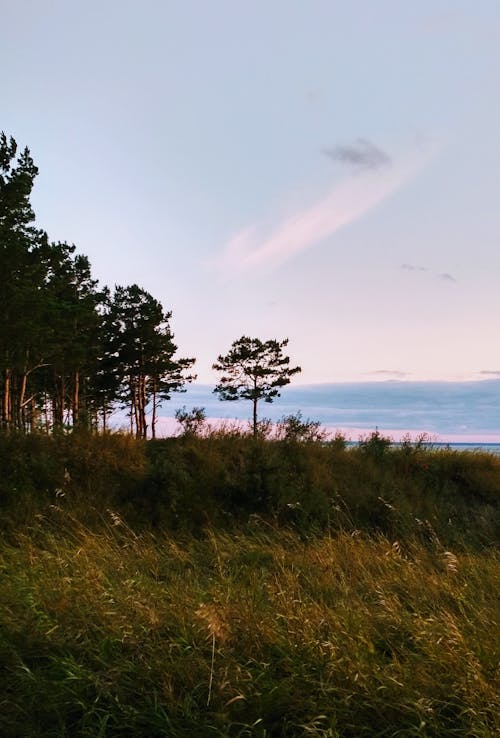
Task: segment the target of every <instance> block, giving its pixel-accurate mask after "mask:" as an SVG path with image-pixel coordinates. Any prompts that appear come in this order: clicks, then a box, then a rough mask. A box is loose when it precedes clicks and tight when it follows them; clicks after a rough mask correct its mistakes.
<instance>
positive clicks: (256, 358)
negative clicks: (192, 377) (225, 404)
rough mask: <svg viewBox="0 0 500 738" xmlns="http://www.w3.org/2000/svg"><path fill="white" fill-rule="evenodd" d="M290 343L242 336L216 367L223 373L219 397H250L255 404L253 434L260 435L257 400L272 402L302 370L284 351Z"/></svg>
mask: <svg viewBox="0 0 500 738" xmlns="http://www.w3.org/2000/svg"><path fill="white" fill-rule="evenodd" d="M287 344H288V338H286V339H285V340H284V341H276V340H270V341H265V342H263V341H260V340H259V339H258V338H248V336H242V337H241V338H239V339H238V340H237V341H234V343H233V344H232V346H231V348H230V350H229V352H228V353H227V354H226V355H225V356H222V355H221V356H219V357H218V359H217V362H216V363H215V364H214V365H213V367H212V368H213V369H215V370H216V371H217V372H222V376H221V377H220V379H219V383H218V384H217V386H216V387H215V389H214V392H215V393H216V394H218V395H219V399H220V400H251V401H252V405H253V433H254V435H256V434H257V403H258V402H259V400H264V402H272V401H273V400H274V398H275V397H279V395H280V393H279V390H280V388H281V387H284V386H285V385H287V384H289V383H290V380H291V377H292V376H293V375H294V374H298V373H299V372H300V371H301V368H300V366H296V367H290V358H289V357H288V356H285V355H284V354H283V348H284V347H285V346H286V345H287Z"/></svg>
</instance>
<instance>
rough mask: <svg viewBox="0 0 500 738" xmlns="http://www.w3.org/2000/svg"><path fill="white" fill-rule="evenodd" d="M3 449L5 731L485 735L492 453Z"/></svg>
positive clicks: (495, 647)
mask: <svg viewBox="0 0 500 738" xmlns="http://www.w3.org/2000/svg"><path fill="white" fill-rule="evenodd" d="M2 444H3V445H2V446H1V448H0V451H1V452H2V453H3V454H4V461H5V463H4V476H3V481H2V484H3V487H1V488H0V490H1V492H2V502H3V504H2V525H3V535H2V542H1V546H0V573H1V579H0V662H1V663H2V664H3V667H2V670H1V677H0V702H1V708H0V735H2V736H6V737H10V736H12V737H14V736H33V737H35V736H53V737H54V738H55V737H57V736H68V737H69V736H88V737H89V738H90V736H110V737H111V736H113V737H115V736H116V737H118V736H144V737H145V738H146V737H154V736H199V737H200V738H201V736H210V735H213V736H227V737H229V736H231V737H233V736H234V737H236V736H255V737H259V738H264V737H269V736H318V737H319V736H322V737H325V738H326V737H327V736H329V737H335V736H338V737H339V738H340V736H342V737H343V736H346V737H349V738H355V737H356V736H429V737H430V736H435V737H436V738H438V736H471V737H472V736H475V737H477V738H480V737H481V738H482V737H484V738H486V737H489V736H495V735H498V731H499V730H500V722H499V720H498V715H499V714H500V700H499V696H498V695H499V686H500V684H499V679H498V676H499V674H498V664H499V660H500V659H499V656H500V648H499V643H500V639H499V638H498V637H497V636H498V635H499V626H498V623H499V605H498V592H499V591H500V561H499V554H498V548H497V546H496V545H495V544H496V541H497V539H496V538H495V536H496V530H497V528H496V527H495V526H496V525H497V524H498V517H497V516H496V513H497V512H498V507H497V506H498V497H499V495H498V492H499V491H500V486H499V484H498V481H499V479H500V460H496V459H493V458H491V457H482V456H478V455H472V454H471V455H465V456H463V455H460V454H458V455H457V454H449V456H448V457H446V458H445V457H444V456H443V454H444V453H445V452H439V454H438V456H436V457H433V456H432V453H433V452H429V451H426V450H425V449H420V448H419V449H417V450H415V449H413V451H412V452H411V453H410V452H407V453H406V456H404V455H402V454H400V453H399V451H398V452H397V453H396V452H392V451H390V450H388V449H380V448H377V449H373V448H372V449H371V452H370V451H369V452H368V454H367V453H366V450H365V452H359V453H358V452H356V453H354V454H353V452H352V451H345V450H342V449H339V448H338V447H337V448H328V447H326V446H324V445H318V444H316V445H313V446H310V447H309V446H308V445H307V444H302V445H296V446H293V447H290V446H289V447H287V448H278V446H274V447H273V446H272V445H271V446H270V445H269V444H268V445H266V443H263V444H262V446H261V447H259V448H260V450H259V451H258V453H259V454H261V456H260V457H259V463H261V464H264V466H265V465H267V467H269V466H270V467H271V471H270V472H269V474H270V475H271V476H270V479H274V483H275V489H276V490H278V491H279V494H278V491H277V492H276V495H275V496H274V497H272V495H271V494H270V492H269V489H267V487H266V485H264V484H263V480H262V478H260V479H254V480H253V482H254V484H255V489H256V494H257V493H258V494H260V498H255V499H253V500H252V499H251V498H250V496H249V487H248V478H252V477H251V474H254V473H255V466H252V464H254V462H255V454H256V453H257V451H256V447H255V446H254V447H253V449H252V448H250V447H251V446H252V444H251V442H250V441H249V439H241V438H237V439H236V440H235V439H228V438H222V439H221V438H218V439H216V438H212V439H188V440H186V439H177V442H176V443H170V444H166V443H163V442H159V443H158V444H157V445H152V446H151V445H150V446H147V445H144V444H136V443H135V442H133V441H131V440H130V439H126V438H119V437H117V438H114V437H108V438H101V439H91V438H86V439H79V440H78V439H73V440H68V438H64V439H59V440H53V439H35V438H31V439H22V438H17V439H3V441H2ZM35 451H36V453H35ZM124 451H126V453H124ZM7 453H8V457H7ZM363 453H364V455H363ZM393 453H396V455H394V456H391V455H390V454H393ZM196 454H198V456H197V455H196ZM245 454H247V456H245ZM219 457H223V458H224V463H223V464H222V466H221V468H220V469H219V463H220V458H219ZM438 457H439V458H438ZM183 459H184V461H183ZM186 459H187V461H186ZM160 462H161V463H160ZM289 464H293V465H295V467H296V469H297V471H296V473H295V475H293V476H290V475H289V466H287V465H289ZM248 465H250V466H249V468H248ZM323 465H326V466H327V469H328V470H329V471H328V474H327V471H326V470H325V469H324V468H323ZM174 467H175V473H174ZM198 467H200V468H198ZM267 467H265V468H267ZM276 467H278V468H276ZM424 467H428V468H424ZM222 468H225V470H226V472H225V477H220V474H222V472H221V469H222ZM188 469H189V470H190V475H189V474H188V473H187V471H188ZM235 470H236V471H235ZM405 470H406V471H405ZM202 471H204V474H205V478H206V489H205V498H203V489H200V488H199V485H200V484H201V480H202V479H203V474H202ZM16 474H17V477H16V476H15V475H16ZM249 475H250V477H249ZM15 478H17V479H18V483H17V484H18V486H17V487H16V488H14V481H13V480H14V479H15ZM223 478H224V479H225V484H226V486H225V487H224V488H223V489H222V487H223V485H222V482H221V479H223ZM238 478H239V479H241V480H243V479H246V482H245V485H244V489H243V488H242V490H241V506H240V507H241V509H238V506H237V504H236V501H235V497H234V495H235V494H236V493H235V490H234V489H233V486H232V485H233V483H235V480H236V479H238ZM182 479H184V490H183V489H182V488H181V486H180V484H181V483H180V481H179V480H182ZM286 479H289V481H290V484H289V487H288V488H287V486H286ZM370 479H371V486H370ZM398 479H399V480H400V484H399V487H398V489H396V488H395V483H396V480H398ZM162 480H164V482H163V483H164V487H163V488H162V486H161V483H162ZM217 480H219V481H217ZM332 480H333V481H332ZM422 480H424V481H422ZM471 480H475V481H474V484H475V485H476V488H477V491H476V493H475V494H474V490H473V489H472V484H473V482H472V481H471ZM268 482H269V484H270V481H269V480H268ZM361 482H363V484H361ZM266 484H267V483H266ZM197 485H198V486H197ZM308 485H309V487H308ZM321 485H323V486H321ZM356 485H357V486H356ZM287 489H288V490H289V491H290V489H291V490H292V492H293V494H291V493H290V494H288V495H287V494H286V492H287ZM217 490H219V494H220V498H217V497H216V491H217ZM228 490H232V493H233V496H231V495H230V494H229V491H228ZM266 490H267V491H266ZM300 490H302V491H301V492H300ZM332 490H334V492H332ZM416 490H417V491H418V496H417V497H415V495H416V494H417V492H416ZM153 491H154V493H155V496H156V497H155V500H154V501H153V502H154V504H153V502H152V501H151V499H150V497H151V495H152V494H153ZM183 491H184V495H185V499H186V505H187V508H188V512H187V513H186V516H185V519H184V517H183V516H181V515H180V513H179V506H180V505H181V503H182V494H183ZM174 492H175V494H174ZM299 493H301V494H302V497H299V498H298V496H299ZM313 494H314V495H315V497H314V498H313V499H314V500H315V504H317V505H318V506H320V507H321V504H323V503H322V500H323V497H325V499H328V498H329V499H330V502H329V508H328V509H329V516H327V518H326V519H325V516H324V514H323V512H321V511H320V513H318V515H317V517H316V518H314V515H313V514H312V513H310V512H309V508H308V505H307V499H308V498H310V497H311V496H312V495H313ZM363 494H364V495H365V496H366V499H364V498H363ZM245 495H246V496H245ZM398 495H399V497H398ZM440 495H441V498H440ZM495 495H496V497H495ZM148 496H149V497H148ZM297 498H298V499H297ZM379 498H382V501H381V500H380V499H379ZM141 500H142V504H140V503H141ZM145 500H146V502H145ZM203 500H205V502H203ZM363 500H364V502H363ZM374 500H378V503H377V504H378V505H379V506H380V509H379V508H378V507H377V506H376V505H375V502H374ZM222 501H224V504H225V508H224V506H223V505H222ZM365 503H366V504H365ZM325 504H326V503H325ZM370 505H373V506H375V509H374V514H373V520H372V521H370V518H369V515H368V513H367V509H368V510H369V506H370ZM412 505H413V508H414V509H413V508H412ZM200 506H202V507H204V508H205V509H206V510H207V515H206V517H205V518H204V517H203V515H202V514H201V511H200V509H199V508H200ZM217 506H219V508H220V509H218V510H217V514H214V515H213V516H212V517H213V520H211V519H210V517H211V516H210V515H209V512H210V511H211V510H212V509H214V510H216V509H217ZM223 508H224V509H223ZM335 508H339V509H338V510H336V509H335ZM424 508H425V509H424ZM151 510H153V511H154V513H155V516H156V522H155V523H154V524H147V514H148V511H151ZM451 510H454V514H455V517H456V519H457V520H456V524H455V522H454V520H452V519H451V518H450V517H449V515H450V511H451ZM464 511H465V512H464ZM467 511H468V514H467ZM223 512H224V515H225V519H226V521H227V522H226V524H224V525H223V524H222V522H221V520H222V519H224V515H223V514H222V513H223ZM422 512H426V513H427V514H428V515H427V517H420V515H422ZM188 513H189V514H188ZM335 513H337V517H335ZM417 513H418V514H417ZM464 514H465V516H466V517H465V519H462V517H463V515H464ZM287 515H288V517H287ZM446 516H448V520H446ZM459 516H460V520H459V519H458V518H459ZM191 517H193V518H194V520H195V521H197V522H196V525H193V523H192V521H191ZM410 519H411V520H412V521H413V524H412V525H411V524H410V522H411V521H410ZM168 521H170V524H168ZM459 523H460V524H459ZM446 526H448V528H451V529H452V530H450V531H448V534H447V528H446ZM467 530H469V533H470V535H469V536H467ZM446 536H447V537H446ZM452 544H453V545H452Z"/></svg>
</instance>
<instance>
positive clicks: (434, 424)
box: [162, 379, 500, 453]
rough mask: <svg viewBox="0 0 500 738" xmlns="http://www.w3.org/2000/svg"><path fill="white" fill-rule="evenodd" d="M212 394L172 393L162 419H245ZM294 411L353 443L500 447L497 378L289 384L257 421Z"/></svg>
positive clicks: (243, 410)
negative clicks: (380, 437)
mask: <svg viewBox="0 0 500 738" xmlns="http://www.w3.org/2000/svg"><path fill="white" fill-rule="evenodd" d="M212 389H213V387H211V386H208V385H193V386H191V387H189V388H188V391H187V392H186V393H175V394H174V395H173V396H172V399H171V401H170V402H168V403H165V406H164V408H163V411H162V414H164V415H165V416H170V417H172V416H173V415H174V412H175V409H176V408H178V407H182V406H183V405H185V406H186V407H187V408H192V407H194V406H201V407H204V408H205V411H206V414H207V417H210V418H227V419H234V418H236V419H239V420H245V419H248V417H249V414H250V407H249V403H248V402H220V401H219V400H218V398H217V396H215V395H214V394H213V392H212ZM297 411H300V412H302V415H303V417H304V419H307V418H310V419H311V420H318V421H320V422H321V423H322V424H323V425H325V426H328V428H333V429H335V428H340V429H342V431H343V432H347V435H348V436H350V437H351V438H353V439H357V438H358V437H359V435H360V434H362V433H367V432H370V431H372V430H374V429H375V427H378V428H379V429H380V431H381V432H384V431H385V432H390V431H392V432H393V433H394V437H398V434H399V436H400V435H401V434H402V433H403V432H405V431H409V432H410V433H411V435H412V436H413V437H414V436H415V435H418V434H419V433H422V432H426V433H428V434H429V435H430V436H431V437H432V438H435V439H436V440H452V441H453V442H454V444H455V443H456V442H459V441H460V442H463V445H462V444H460V445H459V446H457V447H459V448H463V449H470V448H473V449H474V448H478V447H479V446H480V444H479V443H476V441H481V442H483V443H485V442H486V443H487V446H488V449H489V450H491V451H493V452H494V453H498V446H499V445H500V379H488V380H482V381H478V382H365V383H338V384H318V385H309V386H294V385H290V386H288V387H285V388H284V389H283V393H282V396H281V397H279V398H277V399H276V400H275V401H274V402H273V403H272V404H266V403H261V404H260V407H259V414H260V416H261V417H267V418H269V419H270V420H272V421H276V420H279V419H280V418H282V417H283V416H284V415H290V414H293V413H296V412H297ZM350 431H352V432H350ZM454 447H455V445H454Z"/></svg>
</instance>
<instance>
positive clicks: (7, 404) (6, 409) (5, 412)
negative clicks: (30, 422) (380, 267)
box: [2, 369, 12, 430]
mask: <svg viewBox="0 0 500 738" xmlns="http://www.w3.org/2000/svg"><path fill="white" fill-rule="evenodd" d="M2 420H3V425H4V428H5V429H6V430H9V429H10V425H11V421H12V417H11V376H10V369H5V371H4V376H3V402H2Z"/></svg>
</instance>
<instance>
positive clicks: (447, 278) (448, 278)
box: [437, 272, 457, 282]
mask: <svg viewBox="0 0 500 738" xmlns="http://www.w3.org/2000/svg"><path fill="white" fill-rule="evenodd" d="M437 276H438V278H439V279H443V280H444V281H445V282H456V281H457V280H456V279H455V277H454V276H453V274H449V273H448V272H442V274H438V275H437Z"/></svg>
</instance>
